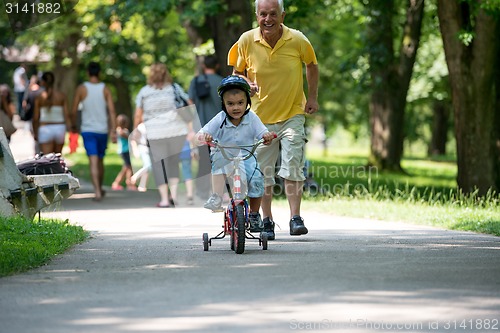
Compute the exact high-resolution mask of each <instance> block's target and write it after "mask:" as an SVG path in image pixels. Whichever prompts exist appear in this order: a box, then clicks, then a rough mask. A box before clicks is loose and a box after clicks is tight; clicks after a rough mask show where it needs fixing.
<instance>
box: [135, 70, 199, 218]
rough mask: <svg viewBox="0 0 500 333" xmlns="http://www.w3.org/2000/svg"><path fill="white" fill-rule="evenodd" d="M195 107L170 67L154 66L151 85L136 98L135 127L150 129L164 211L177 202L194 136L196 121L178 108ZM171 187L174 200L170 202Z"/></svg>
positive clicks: (155, 175)
mask: <svg viewBox="0 0 500 333" xmlns="http://www.w3.org/2000/svg"><path fill="white" fill-rule="evenodd" d="M189 104H192V102H191V101H190V100H189V96H188V95H187V94H186V93H185V92H184V90H183V89H182V88H181V87H180V86H179V85H178V84H177V83H174V81H173V79H172V77H171V76H170V74H169V72H168V69H167V66H165V65H164V64H161V63H156V64H153V65H151V67H150V72H149V76H148V84H147V85H146V86H144V87H143V88H142V89H141V90H140V91H139V93H138V94H137V97H136V111H135V116H134V128H137V126H138V125H139V124H140V123H141V122H143V123H144V125H145V126H146V131H147V133H148V134H147V139H148V144H149V148H150V154H151V162H152V170H153V175H154V178H155V182H156V186H157V187H158V192H159V194H160V202H158V203H157V204H156V206H157V207H160V208H171V207H173V206H174V203H175V201H176V199H177V185H178V183H179V161H180V160H179V154H180V152H181V151H182V147H183V145H184V142H185V140H186V138H187V139H188V140H191V139H192V137H193V136H194V131H193V127H192V121H189V120H188V119H186V117H185V115H182V114H179V112H178V109H179V108H182V107H183V106H186V105H189ZM169 187H170V194H171V199H169V193H168V192H169Z"/></svg>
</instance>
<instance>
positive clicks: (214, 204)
mask: <svg viewBox="0 0 500 333" xmlns="http://www.w3.org/2000/svg"><path fill="white" fill-rule="evenodd" d="M203 207H204V208H206V209H210V210H213V211H221V210H223V209H222V198H221V197H220V196H219V195H218V194H217V193H213V194H212V195H211V196H210V198H208V200H207V202H205V204H204V205H203Z"/></svg>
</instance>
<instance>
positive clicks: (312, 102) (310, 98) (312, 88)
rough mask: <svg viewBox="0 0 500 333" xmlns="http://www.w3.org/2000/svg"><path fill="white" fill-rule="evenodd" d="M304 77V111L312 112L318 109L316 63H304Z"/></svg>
mask: <svg viewBox="0 0 500 333" xmlns="http://www.w3.org/2000/svg"><path fill="white" fill-rule="evenodd" d="M306 79H307V103H306V107H305V110H304V111H305V112H306V113H307V114H313V113H315V112H317V111H318V110H319V104H318V82H319V69H318V64H314V63H310V64H308V65H306Z"/></svg>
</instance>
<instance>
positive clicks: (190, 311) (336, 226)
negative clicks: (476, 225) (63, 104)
mask: <svg viewBox="0 0 500 333" xmlns="http://www.w3.org/2000/svg"><path fill="white" fill-rule="evenodd" d="M91 197H92V194H91V189H90V188H89V187H88V186H87V185H85V184H84V186H83V187H82V189H81V190H79V191H77V193H76V194H75V195H73V196H72V197H71V198H70V199H68V200H66V201H64V202H63V204H61V205H59V206H58V207H52V208H51V209H50V211H47V212H44V213H43V216H44V217H56V218H61V219H69V220H70V221H71V223H74V224H78V225H82V226H83V227H84V228H85V229H87V230H89V231H91V232H92V237H91V238H90V239H89V240H88V241H86V242H85V243H83V244H79V245H77V246H75V247H74V248H72V249H71V250H69V251H68V252H67V253H65V254H62V255H60V256H58V257H56V258H55V259H54V260H52V261H51V262H50V263H49V264H47V265H46V266H43V267H41V268H38V269H35V270H32V271H30V272H27V273H25V274H20V275H16V276H11V277H6V278H1V279H0V323H1V324H0V332H1V333H4V332H5V333H24V332H26V333H28V332H36V333H43V332H51V333H58V332H65V333H66V332H86V333H87V332H236V331H238V332H290V331H331V332H376V331H395V332H396V331H397V332H491V331H500V323H499V321H500V238H498V237H493V236H486V235H479V234H473V233H465V232H455V231H447V230H441V229H436V228H430V227H425V226H415V225H409V224H404V223H396V222H382V221H373V220H365V219H354V218H345V217H338V216H331V215H326V214H323V213H321V212H315V211H305V212H303V215H304V217H305V220H306V225H307V227H308V228H309V230H310V232H309V234H308V235H305V236H300V237H296V236H290V235H289V234H288V223H287V220H288V216H287V215H288V214H287V211H286V210H285V209H283V208H277V209H276V210H275V218H276V220H277V222H278V223H279V224H280V225H281V230H279V229H278V230H277V239H276V240H275V241H271V242H270V243H269V249H268V250H267V251H263V250H262V249H261V248H260V247H259V246H258V243H257V242H255V241H254V242H251V241H248V242H247V246H246V250H245V253H244V254H242V255H237V254H235V253H234V252H232V251H231V250H230V248H229V240H228V239H223V240H219V241H214V242H213V243H212V246H211V247H210V250H209V251H208V252H204V251H203V245H202V239H201V236H202V233H203V232H208V233H209V234H210V236H215V235H216V234H217V233H218V232H219V231H220V230H221V225H222V214H221V213H216V214H214V213H210V212H208V211H206V210H204V209H202V208H199V206H200V204H201V202H197V203H196V206H195V207H190V206H186V205H185V204H184V202H183V201H182V200H181V201H180V204H179V206H178V207H177V208H175V209H161V208H155V207H153V206H154V204H155V203H156V200H157V199H158V197H157V193H156V192H155V191H148V192H146V193H138V192H125V191H123V192H113V191H108V193H107V196H106V198H105V199H104V200H103V201H102V202H99V203H95V202H92V201H91ZM361 209H362V207H361Z"/></svg>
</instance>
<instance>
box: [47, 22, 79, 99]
mask: <svg viewBox="0 0 500 333" xmlns="http://www.w3.org/2000/svg"><path fill="white" fill-rule="evenodd" d="M69 22H70V21H69ZM73 22H76V19H75V20H74V21H73ZM71 30H72V31H74V32H72V33H70V34H69V35H67V36H66V37H65V38H64V39H62V40H58V41H56V43H55V46H54V70H53V71H54V76H55V79H56V81H55V85H54V87H55V88H56V89H57V90H60V91H62V92H64V93H65V94H66V98H67V101H68V107H71V105H72V103H73V95H74V93H75V90H76V86H77V84H78V71H79V68H78V64H79V61H78V52H77V46H78V42H79V41H80V38H81V34H80V30H79V29H74V30H73V29H71Z"/></svg>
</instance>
